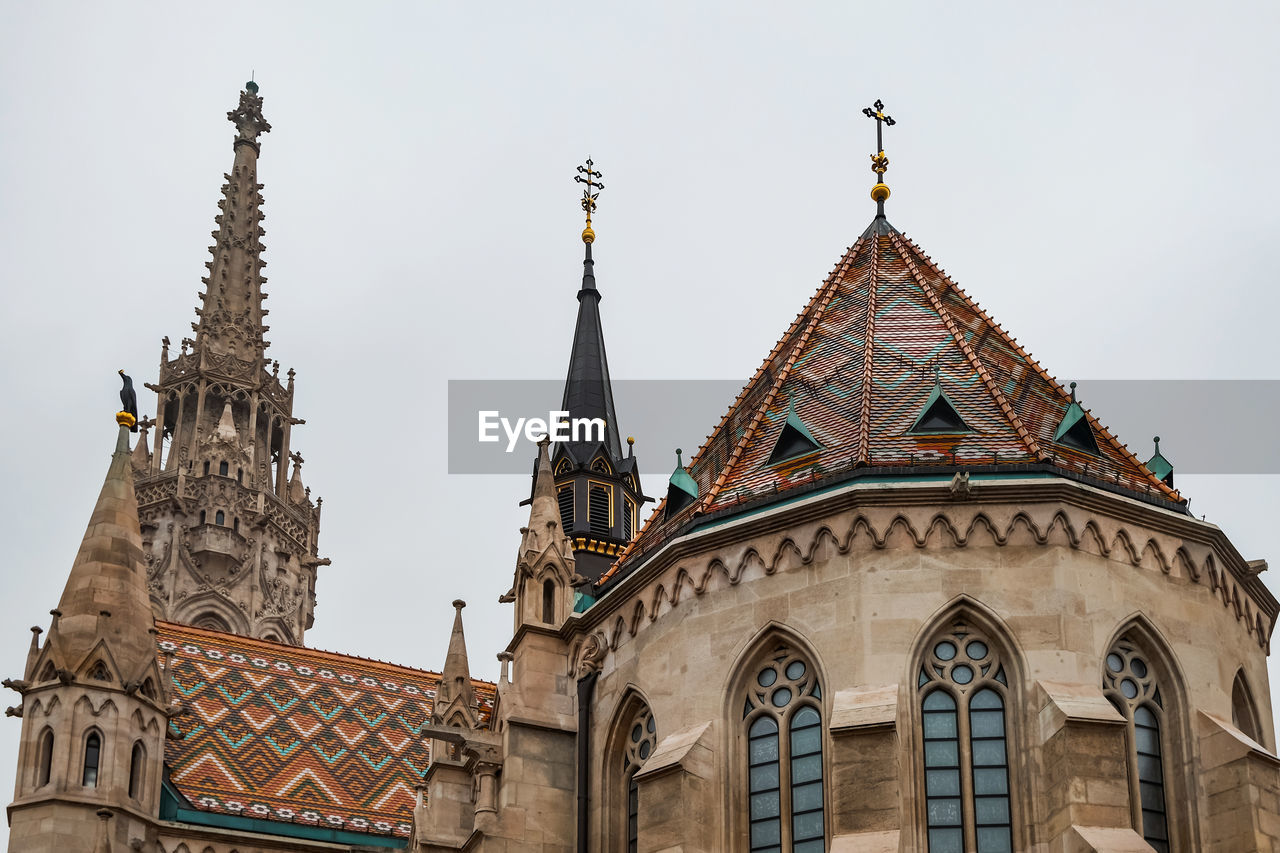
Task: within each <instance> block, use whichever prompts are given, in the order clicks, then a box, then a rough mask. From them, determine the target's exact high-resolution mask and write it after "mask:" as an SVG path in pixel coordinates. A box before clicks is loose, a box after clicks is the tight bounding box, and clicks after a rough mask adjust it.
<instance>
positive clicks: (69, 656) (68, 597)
mask: <svg viewBox="0 0 1280 853" xmlns="http://www.w3.org/2000/svg"><path fill="white" fill-rule="evenodd" d="M129 426H130V424H129V423H128V422H127V421H126V420H125V419H124V417H123V416H122V417H121V419H120V434H119V437H118V438H117V440H116V449H115V453H114V454H112V456H111V465H110V467H108V469H107V478H106V481H105V482H104V483H103V484H102V492H101V493H100V494H99V495H98V501H97V503H96V504H95V505H94V508H93V515H92V516H90V518H89V526H88V527H87V528H86V529H85V533H84V541H82V542H81V543H80V551H79V552H78V553H77V554H76V559H75V562H73V563H72V564H71V574H70V575H69V576H68V577H67V585H66V587H65V589H63V592H62V598H61V600H60V601H59V602H58V610H59V612H60V614H61V615H60V617H59V618H58V619H57V620H56V633H57V638H56V643H57V646H58V652H59V654H60V655H61V657H62V660H63V661H64V662H65V665H66V666H69V667H77V666H79V664H80V663H81V661H82V660H83V659H84V658H85V657H86V656H87V655H88V654H89V652H90V651H92V650H93V648H94V647H95V646H96V645H98V643H99V642H100V641H101V642H103V643H105V644H106V646H107V649H108V651H109V652H110V655H111V657H112V659H113V661H114V663H115V666H116V667H117V668H118V669H119V670H120V672H122V673H124V674H125V676H126V677H127V676H131V675H133V673H134V672H135V671H137V670H138V669H139V668H140V667H141V666H142V664H143V663H144V662H146V661H148V660H154V658H155V654H156V644H155V637H154V636H153V635H152V634H151V632H150V630H149V629H151V628H152V626H153V625H154V623H155V620H154V618H153V617H152V615H151V604H150V602H149V600H148V596H147V570H146V566H145V564H144V562H143V556H142V533H141V531H140V530H139V527H138V504H137V501H136V499H135V498H134V492H133V465H132V460H131V458H130V452H129ZM50 639H51V641H53V638H52V637H51V638H50Z"/></svg>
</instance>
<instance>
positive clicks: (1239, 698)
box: [1231, 672, 1262, 744]
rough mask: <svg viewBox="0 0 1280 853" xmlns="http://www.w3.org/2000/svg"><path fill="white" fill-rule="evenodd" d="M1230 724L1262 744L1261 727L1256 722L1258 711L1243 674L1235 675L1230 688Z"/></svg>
mask: <svg viewBox="0 0 1280 853" xmlns="http://www.w3.org/2000/svg"><path fill="white" fill-rule="evenodd" d="M1231 722H1232V723H1234V724H1235V727H1236V728H1237V729H1239V730H1240V731H1242V732H1244V733H1245V734H1246V735H1248V736H1249V737H1251V738H1253V740H1254V741H1256V742H1257V743H1259V744H1261V743H1262V726H1261V725H1260V724H1259V722H1258V711H1257V708H1256V707H1255V706H1254V704H1253V693H1251V692H1250V691H1249V685H1248V683H1246V682H1245V680H1244V673H1243V672H1238V673H1236V681H1235V684H1233V685H1232V686H1231Z"/></svg>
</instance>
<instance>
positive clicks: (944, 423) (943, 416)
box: [907, 381, 972, 434]
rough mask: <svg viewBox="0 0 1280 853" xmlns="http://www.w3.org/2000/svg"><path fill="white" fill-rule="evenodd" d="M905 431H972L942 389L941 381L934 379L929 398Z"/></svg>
mask: <svg viewBox="0 0 1280 853" xmlns="http://www.w3.org/2000/svg"><path fill="white" fill-rule="evenodd" d="M907 432H909V433H913V434H921V433H923V434H937V433H957V432H972V430H970V429H969V426H968V425H967V424H966V423H965V422H964V418H962V417H960V412H958V411H957V410H956V406H955V403H952V402H951V398H949V397H948V396H947V392H945V391H943V390H942V382H941V381H936V382H934V384H933V391H932V392H930V394H929V399H928V400H926V401H925V404H924V407H923V408H922V409H921V410H920V414H919V415H918V416H916V419H915V422H914V423H912V424H911V429H909V430H907Z"/></svg>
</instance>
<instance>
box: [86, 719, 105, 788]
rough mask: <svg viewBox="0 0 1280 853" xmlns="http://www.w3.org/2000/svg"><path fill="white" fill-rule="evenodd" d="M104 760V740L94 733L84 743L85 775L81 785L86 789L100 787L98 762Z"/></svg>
mask: <svg viewBox="0 0 1280 853" xmlns="http://www.w3.org/2000/svg"><path fill="white" fill-rule="evenodd" d="M101 759H102V738H101V737H99V735H98V733H97V732H92V733H91V734H90V735H89V737H87V738H85V741H84V775H83V776H82V777H81V784H82V785H84V786H85V787H86V788H96V787H98V762H99V761H100V760H101Z"/></svg>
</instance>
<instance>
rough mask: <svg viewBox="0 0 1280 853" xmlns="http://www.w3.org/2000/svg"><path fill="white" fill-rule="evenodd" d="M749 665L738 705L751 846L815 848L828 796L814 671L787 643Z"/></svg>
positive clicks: (819, 845)
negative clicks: (743, 743)
mask: <svg viewBox="0 0 1280 853" xmlns="http://www.w3.org/2000/svg"><path fill="white" fill-rule="evenodd" d="M753 669H754V672H753V673H752V675H751V676H750V678H749V680H748V682H747V687H746V691H745V692H746V696H745V697H744V700H743V705H742V724H743V726H744V731H745V734H746V748H747V790H746V795H747V816H748V817H747V819H748V841H749V845H750V850H751V851H752V853H783V851H789V853H821V851H824V850H826V826H825V814H824V811H825V810H824V804H825V802H826V799H825V791H824V771H823V756H822V742H823V736H822V687H821V685H820V684H819V683H818V676H817V672H816V671H815V670H814V667H813V665H812V663H811V662H810V661H808V660H807V659H805V657H804V656H803V655H801V654H799V653H798V652H796V651H795V650H794V649H792V648H790V647H789V646H786V645H779V646H777V647H775V648H774V650H773V652H772V653H771V654H770V655H768V656H767V657H766V658H765V659H764V660H763V661H762V662H759V663H757V664H756V665H755V666H754V667H753Z"/></svg>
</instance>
